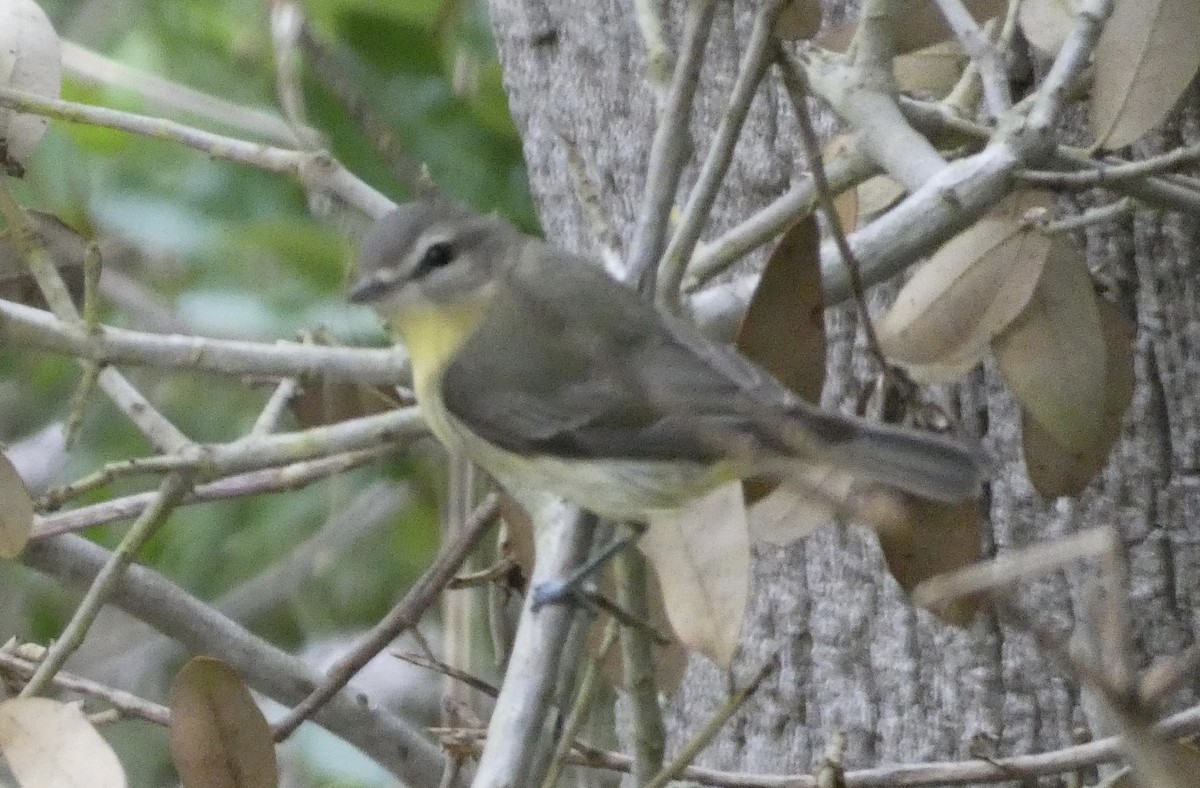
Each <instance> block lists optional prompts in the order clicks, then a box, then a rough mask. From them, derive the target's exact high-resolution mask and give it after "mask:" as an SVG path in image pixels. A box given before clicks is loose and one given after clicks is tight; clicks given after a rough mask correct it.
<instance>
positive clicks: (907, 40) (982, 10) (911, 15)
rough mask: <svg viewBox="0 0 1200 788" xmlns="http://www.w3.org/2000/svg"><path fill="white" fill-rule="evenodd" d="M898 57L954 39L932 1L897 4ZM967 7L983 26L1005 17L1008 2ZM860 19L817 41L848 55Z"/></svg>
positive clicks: (979, 0)
mask: <svg viewBox="0 0 1200 788" xmlns="http://www.w3.org/2000/svg"><path fill="white" fill-rule="evenodd" d="M894 5H895V6H896V12H895V36H896V54H898V55H903V54H904V53H905V52H912V51H913V50H916V49H921V48H923V47H927V46H932V45H933V44H936V43H938V42H939V41H944V40H946V39H948V38H950V36H951V31H950V28H948V27H946V20H945V19H943V18H942V14H941V12H940V11H938V9H937V6H936V5H935V4H934V3H931V2H928V0H898V2H896V3H895V4H894ZM964 5H965V6H966V7H967V10H968V11H970V12H971V16H973V17H975V21H977V22H979V23H980V24H982V23H983V22H985V21H987V20H988V19H992V18H997V17H998V18H1003V17H1004V10H1005V8H1007V7H1008V0H966V2H965V3H964ZM857 25H858V22H857V20H850V21H847V22H844V23H842V24H840V25H838V26H836V27H833V28H830V29H829V30H828V31H826V32H825V33H822V34H821V35H820V36H819V37H818V38H817V43H818V44H820V45H821V46H823V47H825V48H826V49H831V50H833V51H835V52H844V51H846V47H847V46H849V45H850V41H851V40H853V38H854V30H855V28H856V27H857Z"/></svg>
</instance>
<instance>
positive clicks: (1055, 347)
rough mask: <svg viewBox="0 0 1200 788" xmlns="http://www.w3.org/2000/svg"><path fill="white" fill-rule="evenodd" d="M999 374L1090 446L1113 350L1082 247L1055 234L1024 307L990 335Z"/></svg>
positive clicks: (1050, 420)
mask: <svg viewBox="0 0 1200 788" xmlns="http://www.w3.org/2000/svg"><path fill="white" fill-rule="evenodd" d="M992 348H993V350H994V352H995V354H996V361H997V363H998V365H999V367H1000V374H1001V375H1002V376H1003V377H1004V381H1005V382H1006V383H1007V384H1008V387H1009V388H1010V389H1012V392H1013V395H1014V396H1015V397H1016V399H1017V401H1018V402H1019V403H1020V404H1021V406H1022V407H1024V408H1025V409H1026V410H1027V411H1028V412H1029V415H1030V417H1032V418H1033V419H1036V420H1037V421H1038V423H1039V424H1040V425H1041V426H1042V427H1043V428H1045V429H1046V430H1047V432H1049V434H1050V435H1051V436H1053V437H1054V439H1055V440H1056V441H1057V442H1058V443H1059V444H1061V445H1062V446H1064V447H1065V448H1067V449H1069V450H1071V451H1076V452H1081V451H1082V452H1086V451H1087V450H1088V448H1089V446H1091V445H1092V443H1093V441H1094V435H1095V425H1096V422H1097V421H1099V420H1101V419H1103V418H1104V405H1105V392H1104V381H1105V376H1106V371H1105V370H1106V367H1107V363H1108V362H1107V356H1108V352H1107V349H1106V347H1105V339H1104V334H1103V332H1102V331H1101V325H1100V311H1099V307H1098V306H1097V303H1096V294H1095V291H1094V289H1093V286H1092V278H1091V276H1090V275H1089V274H1088V270H1087V264H1086V263H1085V261H1084V259H1083V253H1082V252H1081V251H1080V250H1079V249H1078V248H1077V247H1076V246H1075V245H1074V244H1073V243H1071V242H1070V241H1069V240H1067V239H1066V238H1064V237H1063V236H1056V237H1055V239H1054V243H1053V246H1052V248H1051V250H1050V255H1049V257H1048V258H1047V260H1046V266H1045V269H1044V270H1043V271H1042V277H1041V279H1040V280H1038V284H1037V289H1036V290H1035V291H1034V294H1033V297H1032V298H1031V299H1030V300H1029V304H1028V305H1027V306H1026V307H1025V310H1024V311H1023V312H1022V313H1021V314H1020V315H1019V316H1018V317H1017V319H1016V320H1014V321H1013V323H1012V325H1010V326H1009V327H1008V328H1007V329H1006V330H1005V331H1003V332H1002V333H1000V334H998V335H997V336H996V338H995V340H994V341H993V342H992Z"/></svg>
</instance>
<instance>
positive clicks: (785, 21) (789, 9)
mask: <svg viewBox="0 0 1200 788" xmlns="http://www.w3.org/2000/svg"><path fill="white" fill-rule="evenodd" d="M820 29H821V3H820V2H819V0H791V2H789V3H788V4H787V5H785V6H784V7H783V10H782V11H781V12H780V13H779V19H778V20H777V21H776V22H775V35H776V36H778V37H779V38H781V39H783V40H784V41H797V40H799V39H802V38H812V37H813V36H814V35H816V33H817V31H818V30H820Z"/></svg>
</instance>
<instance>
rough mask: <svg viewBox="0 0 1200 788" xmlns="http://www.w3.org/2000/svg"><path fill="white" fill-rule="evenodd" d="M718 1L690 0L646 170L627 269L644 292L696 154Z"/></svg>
mask: <svg viewBox="0 0 1200 788" xmlns="http://www.w3.org/2000/svg"><path fill="white" fill-rule="evenodd" d="M716 6H717V4H716V0H690V3H689V5H688V9H687V17H686V18H685V19H684V23H683V44H682V46H681V47H680V49H679V59H678V60H677V61H676V63H675V72H674V74H673V75H672V76H671V87H670V90H669V91H668V93H667V100H666V104H665V105H664V106H663V108H662V112H661V113H660V115H659V119H658V127H657V128H656V129H655V130H654V139H653V141H651V143H650V162H649V164H648V165H647V166H646V188H645V192H644V193H643V194H642V207H641V210H640V211H639V212H638V217H637V224H636V225H634V229H633V241H632V242H631V244H630V246H629V254H628V255H627V261H626V270H627V272H628V276H627V278H628V279H629V281H631V282H634V283H637V284H638V288H639V289H645V288H647V287H648V286H649V284H648V283H652V282H653V281H654V276H653V274H654V266H655V264H656V263H657V262H658V258H659V256H660V255H661V254H662V250H663V245H664V243H665V241H666V238H667V232H668V228H669V226H670V217H671V208H672V207H673V206H674V205H675V192H676V191H678V190H679V178H680V176H681V175H682V174H683V165H684V164H686V163H687V160H688V156H689V155H691V136H690V134H689V132H688V123H689V122H690V121H691V117H692V103H693V101H694V100H695V96H696V87H697V85H699V84H700V66H701V65H703V63H704V45H705V44H706V43H707V42H708V34H709V31H710V30H712V21H713V14H714V13H715V11H716Z"/></svg>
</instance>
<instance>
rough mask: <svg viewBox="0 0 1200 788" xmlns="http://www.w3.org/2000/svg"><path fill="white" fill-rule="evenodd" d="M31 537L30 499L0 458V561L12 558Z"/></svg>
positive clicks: (14, 471) (5, 459)
mask: <svg viewBox="0 0 1200 788" xmlns="http://www.w3.org/2000/svg"><path fill="white" fill-rule="evenodd" d="M32 534H33V498H32V497H30V495H29V490H28V489H26V487H25V482H24V481H22V480H21V475H20V474H18V473H17V469H16V468H14V467H13V464H12V463H11V462H10V461H9V459H8V457H6V456H4V455H3V454H0V558H16V557H17V556H19V555H20V554H21V553H22V552H24V551H25V545H26V544H28V543H29V537H30V536H31V535H32Z"/></svg>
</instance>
